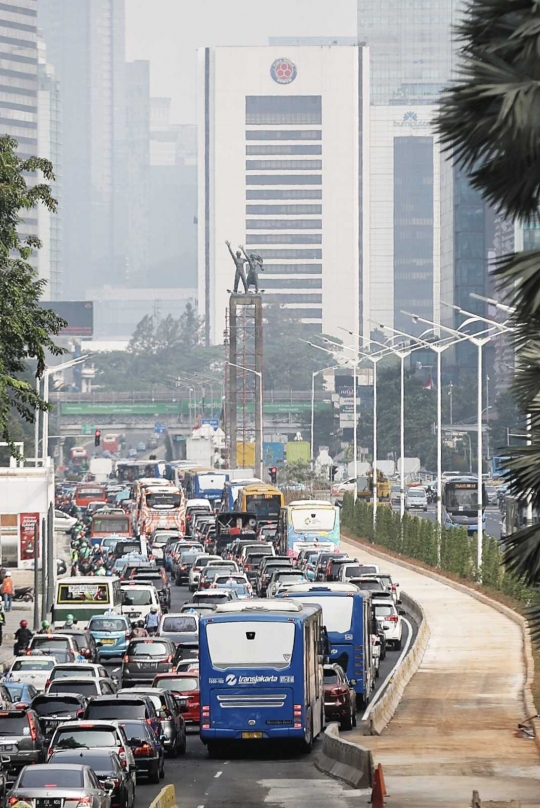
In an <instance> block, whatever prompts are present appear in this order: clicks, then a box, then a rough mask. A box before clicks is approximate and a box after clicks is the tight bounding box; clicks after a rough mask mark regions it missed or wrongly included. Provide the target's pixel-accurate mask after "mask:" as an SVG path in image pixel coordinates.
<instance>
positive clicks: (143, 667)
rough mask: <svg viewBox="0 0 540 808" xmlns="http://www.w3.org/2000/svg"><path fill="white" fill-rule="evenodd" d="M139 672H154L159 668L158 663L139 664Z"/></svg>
mask: <svg viewBox="0 0 540 808" xmlns="http://www.w3.org/2000/svg"><path fill="white" fill-rule="evenodd" d="M138 665H139V670H143V671H153V670H155V669H156V668H157V662H139V663H138Z"/></svg>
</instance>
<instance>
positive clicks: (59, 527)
mask: <svg viewBox="0 0 540 808" xmlns="http://www.w3.org/2000/svg"><path fill="white" fill-rule="evenodd" d="M75 524H77V520H76V519H75V517H74V516H70V515H69V513H64V511H58V510H57V511H55V512H54V530H55V532H60V531H62V532H64V533H69V531H70V530H71V528H72V527H73V525H75Z"/></svg>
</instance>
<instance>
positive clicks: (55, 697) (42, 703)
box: [32, 693, 88, 740]
mask: <svg viewBox="0 0 540 808" xmlns="http://www.w3.org/2000/svg"><path fill="white" fill-rule="evenodd" d="M87 704H88V699H87V698H86V696H81V695H78V694H77V693H40V694H39V695H38V696H36V697H35V699H34V700H33V701H32V710H34V711H35V713H36V714H37V716H38V719H39V724H40V726H41V729H42V731H43V735H44V736H45V738H46V739H47V740H50V738H51V737H52V734H53V732H54V731H55V729H56V727H57V726H58V724H61V723H62V721H73V720H74V719H77V718H81V717H82V715H83V713H84V710H85V709H86V705H87Z"/></svg>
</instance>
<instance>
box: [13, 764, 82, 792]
mask: <svg viewBox="0 0 540 808" xmlns="http://www.w3.org/2000/svg"><path fill="white" fill-rule="evenodd" d="M83 777H84V776H83V770H82V769H59V768H57V767H53V766H47V768H46V769H37V770H36V769H34V768H33V767H32V766H27V768H26V769H25V770H24V772H23V773H22V775H21V778H20V780H19V783H18V788H82V787H83V785H84V779H83Z"/></svg>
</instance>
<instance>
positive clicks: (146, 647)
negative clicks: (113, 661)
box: [126, 640, 169, 657]
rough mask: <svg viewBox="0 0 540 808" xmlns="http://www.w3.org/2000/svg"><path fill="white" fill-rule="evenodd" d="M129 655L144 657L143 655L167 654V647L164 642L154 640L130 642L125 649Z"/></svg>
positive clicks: (156, 655)
mask: <svg viewBox="0 0 540 808" xmlns="http://www.w3.org/2000/svg"><path fill="white" fill-rule="evenodd" d="M126 653H127V655H128V656H130V657H145V656H153V657H158V656H168V654H169V647H168V646H167V645H166V644H165V643H164V642H154V641H153V640H142V642H134V643H132V644H131V645H130V646H129V647H128V649H127V651H126Z"/></svg>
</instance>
